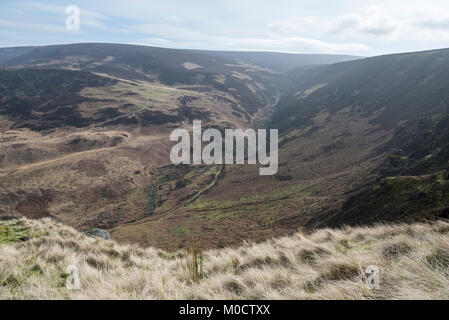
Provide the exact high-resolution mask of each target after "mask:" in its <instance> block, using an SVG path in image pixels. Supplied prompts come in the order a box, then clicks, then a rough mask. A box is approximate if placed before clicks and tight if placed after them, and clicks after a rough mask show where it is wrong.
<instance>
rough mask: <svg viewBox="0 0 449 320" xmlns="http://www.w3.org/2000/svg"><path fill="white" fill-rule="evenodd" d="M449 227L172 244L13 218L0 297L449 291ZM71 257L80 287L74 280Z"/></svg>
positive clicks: (5, 237)
mask: <svg viewBox="0 0 449 320" xmlns="http://www.w3.org/2000/svg"><path fill="white" fill-rule="evenodd" d="M448 231H449V224H448V223H446V222H437V223H433V224H413V225H390V226H387V225H378V226H375V227H372V228H346V229H342V230H331V229H323V230H319V231H317V232H315V233H313V234H305V233H302V232H298V233H295V234H293V235H291V236H288V237H283V238H279V239H272V240H267V241H266V242H263V243H260V244H253V243H246V244H242V245H241V246H240V247H236V248H226V249H220V250H211V251H205V252H202V251H201V249H200V248H193V249H191V250H187V251H179V252H171V253H169V252H164V251H160V250H156V249H153V248H147V249H142V248H140V247H137V246H130V245H128V246H122V245H119V244H117V243H115V242H114V241H111V240H103V239H99V238H90V237H88V236H86V235H84V234H81V233H79V232H77V231H75V230H74V229H71V228H69V227H66V226H63V225H61V224H57V223H55V222H53V221H51V220H49V219H44V220H41V221H31V220H23V219H22V220H12V221H3V222H0V299H449V289H448V288H449V255H448V248H449V233H448ZM243 240H244V239H242V241H243ZM192 259H193V260H192ZM69 265H75V266H77V267H78V268H79V271H80V278H81V289H80V290H67V289H66V287H65V283H66V279H67V277H68V273H67V272H66V270H67V267H68V266H69ZM370 265H376V266H378V267H379V268H380V270H381V278H380V279H381V280H380V288H379V289H376V290H371V289H368V288H367V287H366V285H365V282H364V275H363V274H364V270H365V269H366V268H367V267H368V266H370ZM193 266H195V267H193Z"/></svg>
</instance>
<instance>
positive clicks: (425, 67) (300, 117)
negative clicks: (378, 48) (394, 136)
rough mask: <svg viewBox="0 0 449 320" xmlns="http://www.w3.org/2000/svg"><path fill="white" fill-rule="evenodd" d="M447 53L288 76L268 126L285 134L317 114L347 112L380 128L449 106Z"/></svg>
mask: <svg viewBox="0 0 449 320" xmlns="http://www.w3.org/2000/svg"><path fill="white" fill-rule="evenodd" d="M448 65H449V49H441V50H434V51H425V52H412V53H401V54H394V55H385V56H378V57H373V58H366V59H360V60H355V61H349V62H342V63H336V64H332V65H329V66H317V67H303V68H300V69H297V70H293V71H291V72H290V79H291V82H292V88H291V89H290V92H289V93H288V94H286V95H285V96H284V97H283V98H282V99H281V101H280V102H279V104H278V108H277V110H276V113H275V114H274V115H273V118H272V121H271V122H270V125H271V126H272V127H274V128H279V129H280V130H281V131H283V132H285V131H288V130H291V129H294V128H297V127H298V126H304V125H307V124H308V123H310V120H311V119H312V118H313V117H315V116H316V115H317V114H320V113H328V114H330V115H333V114H336V113H337V112H340V111H344V110H349V111H350V112H352V113H354V114H361V115H364V116H366V117H369V118H371V120H372V121H373V122H374V123H376V124H379V125H380V126H381V127H382V128H387V129H391V128H395V126H397V125H398V124H399V123H400V122H401V121H406V120H411V119H414V118H417V117H419V116H423V115H426V114H429V113H443V112H446V111H447V107H448V105H449V82H448V79H449V69H448Z"/></svg>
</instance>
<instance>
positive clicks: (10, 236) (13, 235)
mask: <svg viewBox="0 0 449 320" xmlns="http://www.w3.org/2000/svg"><path fill="white" fill-rule="evenodd" d="M38 235H39V234H38V233H36V232H33V231H32V230H31V229H30V227H28V226H26V225H25V224H24V223H23V221H20V220H12V221H0V244H1V243H13V242H23V241H27V240H29V239H31V238H33V237H36V236H38Z"/></svg>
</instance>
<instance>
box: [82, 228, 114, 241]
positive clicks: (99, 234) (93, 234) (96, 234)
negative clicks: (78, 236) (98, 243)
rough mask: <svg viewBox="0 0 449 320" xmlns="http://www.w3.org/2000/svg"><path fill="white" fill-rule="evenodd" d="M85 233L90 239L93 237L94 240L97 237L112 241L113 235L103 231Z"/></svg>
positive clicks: (96, 229) (93, 229) (93, 230)
mask: <svg viewBox="0 0 449 320" xmlns="http://www.w3.org/2000/svg"><path fill="white" fill-rule="evenodd" d="M84 233H85V234H86V235H88V236H89V237H93V238H95V237H97V238H102V239H106V240H111V234H110V233H109V232H107V231H106V230H103V229H98V228H92V229H89V230H87V231H84Z"/></svg>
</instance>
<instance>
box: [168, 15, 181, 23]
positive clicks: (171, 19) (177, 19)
mask: <svg viewBox="0 0 449 320" xmlns="http://www.w3.org/2000/svg"><path fill="white" fill-rule="evenodd" d="M165 20H166V21H168V22H173V23H183V22H184V19H183V18H181V17H178V16H169V17H165Z"/></svg>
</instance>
